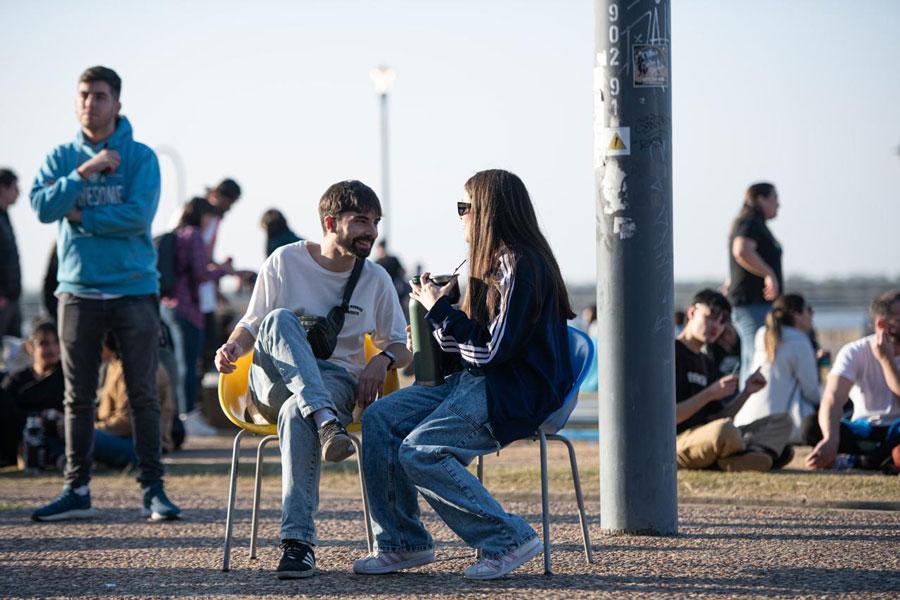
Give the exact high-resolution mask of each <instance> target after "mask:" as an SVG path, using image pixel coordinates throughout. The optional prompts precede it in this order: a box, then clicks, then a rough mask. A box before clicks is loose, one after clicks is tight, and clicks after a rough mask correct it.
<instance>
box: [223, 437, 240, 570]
mask: <svg viewBox="0 0 900 600" xmlns="http://www.w3.org/2000/svg"><path fill="white" fill-rule="evenodd" d="M244 431H245V430H244V429H241V430H240V431H238V432H237V435H235V436H234V444H233V446H232V450H231V481H230V483H229V487H228V512H227V514H226V516H225V548H224V557H223V558H222V570H223V571H227V570H228V568H229V566H230V564H231V530H232V527H233V525H234V500H235V495H236V493H237V472H238V462H239V460H240V458H239V454H240V450H241V438H242V437H243V436H244Z"/></svg>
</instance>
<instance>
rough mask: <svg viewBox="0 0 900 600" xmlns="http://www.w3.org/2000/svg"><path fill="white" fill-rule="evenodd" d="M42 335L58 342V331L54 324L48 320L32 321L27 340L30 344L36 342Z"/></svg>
mask: <svg viewBox="0 0 900 600" xmlns="http://www.w3.org/2000/svg"><path fill="white" fill-rule="evenodd" d="M44 335H52V336H53V337H55V338H56V339H57V340H59V331H58V330H57V328H56V323H54V322H53V321H51V320H50V319H38V320H36V321H34V322H33V323H32V324H31V335H30V336H28V338H29V339H30V340H31V341H32V342H37V341H38V340H39V339H40V338H41V336H44Z"/></svg>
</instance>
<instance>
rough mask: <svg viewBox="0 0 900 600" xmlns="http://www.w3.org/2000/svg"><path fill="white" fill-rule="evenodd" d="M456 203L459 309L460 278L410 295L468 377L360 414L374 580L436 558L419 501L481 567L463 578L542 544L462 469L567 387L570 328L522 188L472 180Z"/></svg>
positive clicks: (497, 572) (501, 566) (495, 569)
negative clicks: (463, 249)
mask: <svg viewBox="0 0 900 600" xmlns="http://www.w3.org/2000/svg"><path fill="white" fill-rule="evenodd" d="M465 192H466V195H465V200H464V201H463V202H459V203H458V204H457V211H458V213H459V216H460V218H461V219H462V223H463V228H464V230H465V239H466V242H467V243H468V244H469V282H468V286H467V289H466V293H465V297H464V299H463V303H462V307H461V310H458V309H456V308H454V307H453V306H451V304H450V301H449V299H448V294H449V293H450V291H451V289H452V286H453V285H455V282H453V281H451V282H450V283H448V284H446V285H444V286H443V287H440V286H438V285H437V284H435V283H434V281H432V279H431V277H430V274H429V273H423V274H422V277H421V284H420V285H419V284H417V285H413V291H412V293H411V296H412V297H414V298H416V299H417V300H418V301H419V302H421V303H422V305H423V306H424V307H425V308H426V309H428V313H427V315H426V318H427V319H428V321H429V322H430V323H431V325H432V326H433V327H434V337H435V338H436V339H437V341H438V342H439V343H440V346H441V348H442V349H443V351H444V352H449V353H453V354H458V355H459V357H460V359H461V361H462V364H463V367H464V368H463V370H462V371H461V372H459V373H456V374H454V375H452V376H450V377H448V378H447V379H446V380H445V381H444V382H443V383H442V384H441V385H437V386H434V387H426V386H422V385H413V386H411V387H408V388H405V389H402V390H400V391H398V392H396V393H394V394H391V395H389V396H387V397H386V398H383V399H381V400H379V401H377V402H376V403H375V404H373V405H371V406H370V407H369V408H367V409H366V411H365V413H363V418H362V421H363V457H364V458H363V461H364V471H365V477H366V483H367V486H368V490H369V501H370V505H371V511H370V515H371V518H372V526H373V531H374V533H375V539H376V544H375V552H374V553H373V554H371V555H369V556H367V557H366V558H364V559H361V560H358V561H356V562H354V564H353V570H354V571H355V572H356V573H365V574H382V573H390V572H394V571H398V570H401V569H406V568H410V567H415V566H419V565H423V564H427V563H430V562H432V561H434V542H433V540H432V538H431V536H430V535H429V534H428V532H427V531H426V530H425V527H424V526H423V525H422V522H421V520H420V518H419V509H418V499H417V495H416V492H417V491H418V492H421V493H422V495H423V496H424V498H425V499H426V500H427V501H428V503H429V504H431V506H432V507H433V508H434V510H435V511H436V512H437V513H438V515H440V517H441V518H442V519H443V520H444V522H446V523H447V525H448V526H449V527H450V528H451V529H452V530H453V531H454V532H455V533H456V534H457V535H459V536H460V537H461V538H462V539H463V540H464V541H465V542H466V543H467V544H469V545H470V546H472V547H475V548H478V549H479V550H481V552H482V556H483V558H482V559H481V560H480V561H478V562H477V563H475V564H474V565H472V566H470V567H469V568H468V569H466V571H465V574H464V575H465V577H466V578H469V579H495V578H497V577H502V576H504V575H506V574H507V573H509V572H510V571H512V570H513V569H515V568H516V567H518V566H519V565H521V564H523V563H524V562H526V561H528V560H530V559H531V558H534V557H535V556H537V555H539V554H540V553H541V549H542V548H541V543H540V541H539V540H538V538H537V534H536V533H535V532H534V530H533V529H532V528H531V526H529V525H528V523H527V522H525V520H524V519H522V518H521V517H519V516H517V515H513V514H509V513H507V512H506V511H505V510H504V509H503V507H501V506H500V504H499V503H498V502H497V501H496V500H495V499H494V498H493V497H492V496H491V495H490V493H488V491H487V490H486V489H485V488H484V486H483V485H482V484H481V483H480V482H479V481H478V479H477V478H476V477H475V476H474V475H473V474H472V473H470V472H469V471H468V469H466V466H467V465H468V464H469V463H471V461H472V460H473V459H475V458H476V457H477V456H480V455H484V454H488V453H492V452H496V451H497V450H499V449H500V448H501V447H503V446H505V445H507V444H509V443H510V442H512V441H514V440H516V439H520V438H523V437H528V436H530V435H532V434H534V432H535V431H537V428H538V427H540V425H541V424H542V423H543V422H544V420H545V419H546V418H547V417H548V416H549V415H550V414H551V413H552V412H553V411H554V410H556V409H557V408H559V406H560V405H561V403H562V400H563V398H564V397H565V395H566V394H567V393H568V391H569V390H570V389H571V387H572V384H573V382H574V376H573V374H572V366H571V363H570V360H569V351H568V334H567V330H566V320H567V319H569V318H572V317H573V316H574V314H573V313H572V310H571V307H570V304H569V297H568V294H567V293H566V288H565V284H564V283H563V279H562V275H561V274H560V270H559V265H558V264H557V262H556V259H555V258H554V256H553V252H552V251H551V250H550V246H549V244H548V243H547V240H546V239H545V238H544V235H543V234H542V233H541V231H540V228H539V226H538V223H537V217H536V216H535V213H534V207H533V206H532V204H531V199H530V198H529V196H528V191H527V190H526V189H525V185H524V184H523V183H522V181H521V180H520V179H519V178H518V177H517V176H515V175H513V174H512V173H509V172H507V171H501V170H491V171H482V172H480V173H476V174H475V175H474V176H473V177H472V178H471V179H469V180H468V181H467V182H466V185H465Z"/></svg>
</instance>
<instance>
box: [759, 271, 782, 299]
mask: <svg viewBox="0 0 900 600" xmlns="http://www.w3.org/2000/svg"><path fill="white" fill-rule="evenodd" d="M779 293H781V290H779V289H778V280H777V279H775V276H774V275H766V276H765V277H764V278H763V298H765V299H766V300H768V301H769V302H772V301H773V300H775V298H777V297H778V294H779Z"/></svg>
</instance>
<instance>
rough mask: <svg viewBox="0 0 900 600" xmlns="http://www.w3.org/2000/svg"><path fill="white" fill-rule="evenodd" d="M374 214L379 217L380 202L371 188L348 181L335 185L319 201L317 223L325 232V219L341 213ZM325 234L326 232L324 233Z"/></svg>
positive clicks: (357, 182) (359, 182)
mask: <svg viewBox="0 0 900 600" xmlns="http://www.w3.org/2000/svg"><path fill="white" fill-rule="evenodd" d="M370 211H371V212H374V213H376V214H377V215H378V216H379V217H380V216H381V202H379V201H378V196H376V195H375V192H373V191H372V188H370V187H369V186H367V185H366V184H364V183H363V182H361V181H356V180H355V179H354V180H349V181H340V182H338V183H335V184H334V185H332V186H331V187H329V188H328V189H327V190H325V193H324V194H323V195H322V199H321V200H319V222H320V223H321V224H322V231H325V217H326V216H328V215H331V216H332V217H336V216H338V215H339V214H341V213H343V212H358V213H366V212H370ZM326 233H327V232H326Z"/></svg>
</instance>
